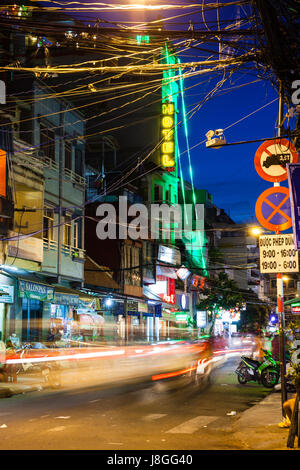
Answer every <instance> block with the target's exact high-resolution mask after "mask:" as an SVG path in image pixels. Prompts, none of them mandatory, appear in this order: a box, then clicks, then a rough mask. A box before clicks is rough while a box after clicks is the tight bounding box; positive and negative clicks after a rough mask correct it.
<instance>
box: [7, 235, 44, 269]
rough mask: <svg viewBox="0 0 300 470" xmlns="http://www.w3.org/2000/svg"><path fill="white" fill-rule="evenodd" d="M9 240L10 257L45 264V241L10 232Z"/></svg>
mask: <svg viewBox="0 0 300 470" xmlns="http://www.w3.org/2000/svg"><path fill="white" fill-rule="evenodd" d="M22 237H26V238H22ZM9 238H10V240H8V244H7V254H8V256H11V257H14V258H21V259H25V260H28V261H35V262H37V263H42V262H43V241H42V240H41V239H40V238H35V237H30V236H26V235H24V234H21V233H20V234H18V233H17V232H9Z"/></svg>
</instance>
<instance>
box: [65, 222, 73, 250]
mask: <svg viewBox="0 0 300 470" xmlns="http://www.w3.org/2000/svg"><path fill="white" fill-rule="evenodd" d="M71 222H72V219H71V217H70V216H69V215H67V216H66V217H65V223H64V245H67V246H71V234H72V225H71Z"/></svg>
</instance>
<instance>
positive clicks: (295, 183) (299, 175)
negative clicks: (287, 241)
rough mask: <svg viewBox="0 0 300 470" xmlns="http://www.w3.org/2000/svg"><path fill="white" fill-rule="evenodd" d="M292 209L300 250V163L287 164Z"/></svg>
mask: <svg viewBox="0 0 300 470" xmlns="http://www.w3.org/2000/svg"><path fill="white" fill-rule="evenodd" d="M287 173H288V180H289V189H290V200H291V209H292V221H293V232H294V241H295V246H296V249H297V250H300V163H295V164H291V165H287Z"/></svg>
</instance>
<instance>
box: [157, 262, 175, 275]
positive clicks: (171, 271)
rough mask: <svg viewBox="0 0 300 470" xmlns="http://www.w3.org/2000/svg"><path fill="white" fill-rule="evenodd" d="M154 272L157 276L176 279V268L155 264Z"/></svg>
mask: <svg viewBox="0 0 300 470" xmlns="http://www.w3.org/2000/svg"><path fill="white" fill-rule="evenodd" d="M156 274H157V275H159V276H165V277H169V278H170V279H177V274H176V269H175V268H172V267H169V266H162V265H161V264H157V266H156Z"/></svg>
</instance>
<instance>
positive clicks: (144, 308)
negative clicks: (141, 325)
mask: <svg viewBox="0 0 300 470" xmlns="http://www.w3.org/2000/svg"><path fill="white" fill-rule="evenodd" d="M138 311H139V312H141V313H147V312H148V304H147V302H138Z"/></svg>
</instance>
